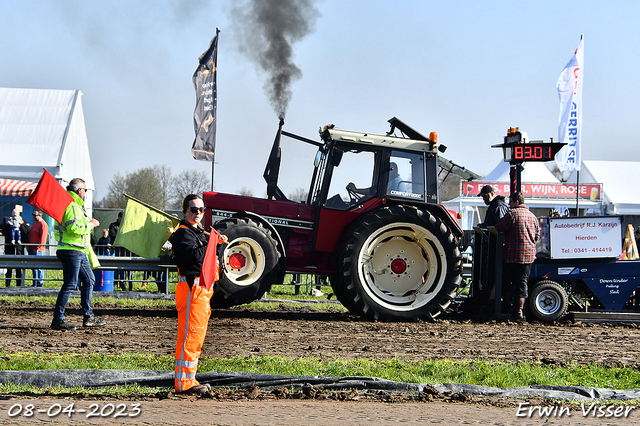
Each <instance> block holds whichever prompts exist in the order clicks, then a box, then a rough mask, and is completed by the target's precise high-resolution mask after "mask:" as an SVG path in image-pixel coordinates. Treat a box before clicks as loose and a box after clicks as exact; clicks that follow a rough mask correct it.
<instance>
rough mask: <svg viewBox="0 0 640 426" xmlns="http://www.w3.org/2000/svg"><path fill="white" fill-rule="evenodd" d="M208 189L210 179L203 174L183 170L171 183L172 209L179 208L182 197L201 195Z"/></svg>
mask: <svg viewBox="0 0 640 426" xmlns="http://www.w3.org/2000/svg"><path fill="white" fill-rule="evenodd" d="M210 187H211V183H210V178H209V176H208V175H207V174H206V173H205V172H199V171H197V170H183V171H182V172H180V174H179V175H178V177H176V179H175V180H174V183H173V191H172V193H173V207H174V208H180V207H181V206H182V200H183V199H184V197H186V196H187V195H189V194H197V195H202V193H203V192H204V191H208V190H209V188H210Z"/></svg>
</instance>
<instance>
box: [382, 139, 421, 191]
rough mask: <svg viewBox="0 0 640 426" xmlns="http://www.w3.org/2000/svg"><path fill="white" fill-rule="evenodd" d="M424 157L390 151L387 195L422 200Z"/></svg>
mask: <svg viewBox="0 0 640 426" xmlns="http://www.w3.org/2000/svg"><path fill="white" fill-rule="evenodd" d="M424 174H425V172H424V155H423V154H416V153H408V152H401V151H392V153H391V159H390V161H389V180H388V182H387V195H390V196H394V197H405V198H412V199H416V200H424Z"/></svg>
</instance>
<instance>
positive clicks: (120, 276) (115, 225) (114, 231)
mask: <svg viewBox="0 0 640 426" xmlns="http://www.w3.org/2000/svg"><path fill="white" fill-rule="evenodd" d="M123 215H124V212H118V218H117V219H116V221H115V222H112V223H111V224H110V225H109V238H111V245H113V244H115V242H116V237H117V236H118V232H119V231H120V223H121V222H122V216H123ZM113 252H114V253H115V256H126V254H125V249H124V247H116V246H113ZM125 275H126V272H125V271H120V270H116V271H115V274H114V280H115V282H116V283H118V284H119V285H120V288H121V289H122V290H126V289H127V285H126V283H125ZM129 284H131V282H130V283H129Z"/></svg>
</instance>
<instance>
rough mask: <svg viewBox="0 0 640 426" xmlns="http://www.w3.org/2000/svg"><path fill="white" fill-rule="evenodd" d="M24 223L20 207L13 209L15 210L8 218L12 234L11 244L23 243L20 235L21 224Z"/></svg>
mask: <svg viewBox="0 0 640 426" xmlns="http://www.w3.org/2000/svg"><path fill="white" fill-rule="evenodd" d="M23 223H24V220H23V219H22V216H20V211H19V210H18V209H13V211H12V212H11V217H9V218H8V219H7V224H8V225H9V232H10V234H11V244H21V243H22V239H21V236H20V225H22V224H23ZM25 240H26V238H25Z"/></svg>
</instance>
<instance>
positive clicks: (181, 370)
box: [169, 194, 227, 394]
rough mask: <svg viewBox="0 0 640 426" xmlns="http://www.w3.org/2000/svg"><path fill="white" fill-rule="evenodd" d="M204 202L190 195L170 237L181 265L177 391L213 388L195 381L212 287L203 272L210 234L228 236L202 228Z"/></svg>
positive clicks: (218, 238) (214, 237)
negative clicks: (176, 226)
mask: <svg viewBox="0 0 640 426" xmlns="http://www.w3.org/2000/svg"><path fill="white" fill-rule="evenodd" d="M204 211H205V207H204V202H203V201H202V198H200V197H199V196H197V195H195V194H190V195H187V196H186V197H185V199H184V201H183V203H182V212H183V213H184V219H183V220H182V221H181V222H180V226H178V229H176V231H175V232H174V233H173V234H172V235H171V237H169V242H170V243H171V248H172V250H173V257H174V260H175V262H176V266H177V268H178V276H179V278H178V284H177V285H176V294H175V300H176V309H177V310H178V341H177V343H176V354H175V355H176V356H175V359H176V363H175V390H176V392H178V393H187V394H204V393H207V392H208V391H209V389H211V387H210V386H209V385H208V384H203V385H201V384H200V383H199V382H198V381H197V380H196V372H197V370H198V359H199V358H200V353H201V350H202V344H203V343H204V338H205V336H206V334H207V326H208V323H209V316H210V315H211V306H210V304H209V301H210V300H211V297H212V296H213V287H207V286H206V284H205V282H204V280H201V277H200V272H201V271H202V264H203V262H204V258H205V254H206V251H207V244H208V243H209V239H210V238H209V237H211V241H216V243H219V244H220V243H226V242H227V237H226V236H223V235H220V234H219V233H218V231H216V230H215V229H211V232H210V233H208V232H205V230H204V228H203V227H202V224H201V223H200V222H202V219H203V218H204Z"/></svg>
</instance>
